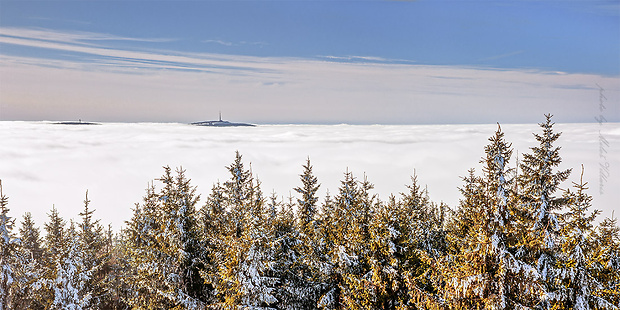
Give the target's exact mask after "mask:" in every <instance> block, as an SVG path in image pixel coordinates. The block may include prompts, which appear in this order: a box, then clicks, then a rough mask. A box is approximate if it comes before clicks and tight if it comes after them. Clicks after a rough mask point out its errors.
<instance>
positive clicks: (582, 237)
mask: <svg viewBox="0 0 620 310" xmlns="http://www.w3.org/2000/svg"><path fill="white" fill-rule="evenodd" d="M573 186H574V188H575V191H574V192H571V191H570V190H567V191H566V192H565V194H564V198H565V199H566V201H567V204H568V207H569V210H568V212H566V213H564V214H562V215H561V218H560V220H561V224H562V229H561V231H560V232H561V237H562V238H561V249H562V255H561V260H560V269H559V271H560V272H559V274H558V279H559V281H560V282H561V288H560V290H559V292H558V295H559V298H557V299H558V301H557V302H556V303H555V304H556V307H562V308H564V309H617V307H616V306H614V305H613V304H612V303H610V302H609V301H607V300H606V299H604V298H601V297H600V296H597V294H596V292H597V291H599V290H602V289H605V287H606V283H601V282H599V280H598V279H597V278H596V273H595V270H594V268H596V267H597V266H596V264H595V261H594V260H592V258H593V256H592V255H591V253H592V250H593V248H594V244H592V241H594V240H595V238H594V237H593V234H594V229H593V228H594V225H593V223H594V220H595V219H596V216H597V215H598V214H599V213H600V211H598V210H594V211H593V212H591V213H590V214H588V212H590V210H589V209H590V208H591V207H592V205H591V201H592V196H590V195H588V194H587V193H586V190H587V189H588V187H587V183H584V182H583V167H582V171H581V180H580V182H579V183H575V182H573Z"/></svg>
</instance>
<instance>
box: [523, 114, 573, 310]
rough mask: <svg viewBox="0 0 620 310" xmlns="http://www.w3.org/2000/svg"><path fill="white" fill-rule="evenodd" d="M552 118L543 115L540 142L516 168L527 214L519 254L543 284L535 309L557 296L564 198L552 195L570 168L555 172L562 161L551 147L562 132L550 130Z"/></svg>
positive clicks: (550, 303) (550, 301)
mask: <svg viewBox="0 0 620 310" xmlns="http://www.w3.org/2000/svg"><path fill="white" fill-rule="evenodd" d="M551 117H552V115H550V114H547V115H545V118H546V120H545V122H544V123H540V124H539V125H540V127H541V128H542V131H543V132H542V134H540V135H539V134H534V137H535V138H536V140H537V141H538V142H539V145H538V146H535V147H531V148H530V149H531V153H526V154H524V157H523V161H522V163H521V165H520V166H519V168H520V170H521V174H520V175H519V176H518V182H519V187H520V189H519V191H520V192H519V200H520V203H521V204H523V206H522V207H523V209H525V210H527V211H528V213H529V215H528V216H527V217H525V220H526V224H525V225H524V226H526V227H527V229H528V232H529V240H528V242H527V243H528V244H527V245H526V246H525V247H524V251H523V252H522V253H520V254H521V256H522V257H523V259H524V260H526V261H528V262H530V263H531V264H535V265H536V269H537V271H538V273H539V275H540V280H541V283H542V285H543V286H542V289H543V293H542V297H541V298H540V302H539V303H538V304H537V306H536V307H537V308H541V309H550V308H552V306H553V303H554V301H555V300H556V299H557V298H558V297H559V296H558V295H556V293H557V292H558V289H559V287H558V285H557V281H556V276H557V272H558V270H557V268H556V267H555V266H556V264H557V254H558V253H559V252H560V251H559V244H558V237H559V231H560V227H559V224H558V219H557V211H558V210H560V209H561V208H563V207H564V205H565V204H566V199H565V198H564V197H556V196H555V192H556V191H557V190H558V187H559V185H560V184H561V183H562V182H563V181H565V180H566V179H567V178H568V177H569V175H570V173H571V169H567V170H563V171H555V168H556V167H557V166H559V165H560V163H561V162H562V158H561V157H560V155H559V151H560V147H556V146H554V145H553V144H554V143H555V142H556V141H557V139H558V138H559V137H560V135H561V133H555V132H554V131H553V125H554V123H553V122H552V121H551Z"/></svg>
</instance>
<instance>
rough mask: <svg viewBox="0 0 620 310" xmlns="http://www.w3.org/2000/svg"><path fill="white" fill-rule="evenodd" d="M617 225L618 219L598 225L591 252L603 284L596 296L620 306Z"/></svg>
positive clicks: (619, 254) (619, 239) (619, 251)
mask: <svg viewBox="0 0 620 310" xmlns="http://www.w3.org/2000/svg"><path fill="white" fill-rule="evenodd" d="M612 216H613V214H612ZM617 223H618V219H617V218H605V219H604V220H603V221H602V222H601V223H600V224H599V225H598V227H597V234H596V238H595V239H594V240H593V241H594V249H593V250H592V252H591V253H592V260H594V262H595V263H594V266H593V267H594V268H593V270H594V273H595V276H596V278H597V279H598V281H599V282H600V283H601V284H603V287H602V288H600V289H597V290H596V292H595V294H596V295H597V296H600V297H602V298H605V299H606V300H608V301H610V302H611V303H612V304H614V305H620V227H618V224H617Z"/></svg>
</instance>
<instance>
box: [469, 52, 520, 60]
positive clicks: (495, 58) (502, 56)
mask: <svg viewBox="0 0 620 310" xmlns="http://www.w3.org/2000/svg"><path fill="white" fill-rule="evenodd" d="M523 53H525V51H523V50H519V51H514V52H509V53H504V54H499V55H494V56H490V57H486V58H482V59H480V60H479V61H488V60H497V59H502V58H508V57H512V56H516V55H519V54H523Z"/></svg>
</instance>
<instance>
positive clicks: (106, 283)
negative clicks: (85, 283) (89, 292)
mask: <svg viewBox="0 0 620 310" xmlns="http://www.w3.org/2000/svg"><path fill="white" fill-rule="evenodd" d="M122 234H123V232H122V230H121V232H120V233H116V234H115V233H114V232H113V231H112V225H108V229H107V230H106V232H105V239H104V249H103V253H104V254H105V257H106V258H107V260H106V263H105V265H104V266H103V272H104V274H105V277H104V278H103V279H102V281H101V282H100V285H101V287H102V288H103V294H102V296H100V297H98V301H99V305H98V306H99V308H100V309H127V308H129V305H128V304H127V303H126V300H127V297H128V296H129V287H128V286H127V285H126V284H125V283H124V281H123V278H125V277H126V276H127V275H130V274H131V268H130V266H129V264H128V262H127V258H126V256H125V249H124V247H123V246H124V243H123V242H122V239H121V236H122Z"/></svg>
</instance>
